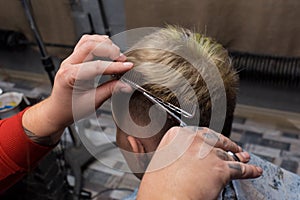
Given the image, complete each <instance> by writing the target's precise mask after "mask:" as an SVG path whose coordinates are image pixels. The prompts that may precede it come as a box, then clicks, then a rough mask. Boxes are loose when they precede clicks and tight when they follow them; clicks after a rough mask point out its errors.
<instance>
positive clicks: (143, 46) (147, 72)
mask: <svg viewBox="0 0 300 200" xmlns="http://www.w3.org/2000/svg"><path fill="white" fill-rule="evenodd" d="M125 54H126V56H127V60H128V61H131V62H133V63H134V65H135V67H134V70H135V71H137V72H139V73H141V74H142V75H143V80H144V85H143V87H144V88H145V89H146V90H147V91H149V92H150V93H151V94H152V95H154V96H156V97H159V98H161V99H162V100H164V101H165V102H172V103H174V102H176V100H178V99H179V98H180V99H184V101H185V102H189V101H192V99H193V98H195V95H196V99H197V103H198V104H199V109H200V121H199V123H198V124H197V125H199V126H209V121H210V116H211V104H212V103H211V99H210V95H211V94H212V93H217V92H218V89H219V88H220V87H224V88H225V92H226V100H227V109H226V119H225V126H224V128H223V131H222V133H223V134H224V135H226V136H229V134H230V129H231V123H232V119H233V112H234V108H235V104H236V93H237V85H238V77H237V74H236V71H235V70H234V68H233V67H232V66H231V60H230V58H229V56H228V52H227V51H226V49H225V48H223V47H222V45H220V44H218V43H217V42H216V41H214V40H213V39H211V38H209V37H206V36H204V35H202V34H199V33H193V32H192V31H190V30H187V29H184V28H180V27H174V26H168V27H167V28H164V29H161V30H159V31H157V32H154V33H152V34H150V35H148V36H145V37H144V38H143V39H142V40H141V41H139V42H138V43H137V44H136V45H135V46H134V47H133V48H132V49H131V50H129V51H128V52H127V53H125ZM187 58H188V59H187ZM145 63H146V64H145ZM204 65H205V66H206V67H204ZM214 66H216V67H217V70H218V71H219V74H220V76H221V78H222V80H223V83H222V85H220V84H219V83H217V81H216V80H215V77H214V76H213V75H212V74H209V73H207V67H214ZM183 79H184V81H181V80H183ZM204 80H205V81H204ZM207 81H209V82H210V84H211V85H213V86H214V87H213V90H214V91H211V90H210V91H208V88H207ZM223 85H224V86H223ZM190 88H192V90H191V89H190ZM132 98H135V100H133V102H134V104H139V105H141V104H145V99H144V98H143V97H142V95H135V96H133V97H132ZM177 102H178V101H177ZM143 107H144V106H143ZM138 108H139V106H134V108H133V109H134V110H132V111H131V112H130V113H132V114H133V115H137V116H136V118H139V120H141V116H145V115H141V114H142V112H145V108H143V109H141V110H140V111H139V110H138ZM174 125H175V124H174V122H169V123H168V125H167V126H166V129H167V128H170V127H169V126H174Z"/></svg>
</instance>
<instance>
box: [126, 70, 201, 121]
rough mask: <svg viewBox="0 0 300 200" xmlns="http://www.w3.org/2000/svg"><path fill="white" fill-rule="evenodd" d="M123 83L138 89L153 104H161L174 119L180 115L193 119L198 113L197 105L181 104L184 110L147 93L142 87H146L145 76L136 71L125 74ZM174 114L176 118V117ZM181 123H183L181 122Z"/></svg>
mask: <svg viewBox="0 0 300 200" xmlns="http://www.w3.org/2000/svg"><path fill="white" fill-rule="evenodd" d="M120 80H121V81H123V82H125V83H127V84H129V85H130V86H131V87H133V88H134V89H137V90H138V91H140V92H142V93H143V95H144V96H146V97H147V98H148V99H149V100H151V101H152V102H153V103H156V104H159V105H160V106H161V107H163V109H164V110H166V111H167V112H168V113H169V114H171V115H172V116H173V117H175V116H176V117H175V118H178V115H176V114H179V115H181V116H183V117H185V118H189V119H191V118H193V117H194V116H195V113H196V105H195V104H192V103H190V102H189V103H186V102H183V103H182V104H180V106H181V107H182V108H179V107H177V106H175V105H174V104H173V103H172V102H165V101H164V100H162V99H161V98H159V97H156V96H155V95H153V94H151V93H150V92H149V91H147V90H146V89H145V88H143V87H142V85H144V83H145V80H144V79H143V75H142V74H141V73H139V72H136V71H134V70H130V71H129V72H127V73H126V74H124V75H123V76H122V77H121V79H120ZM174 113H176V114H175V116H174ZM180 122H182V121H181V120H180Z"/></svg>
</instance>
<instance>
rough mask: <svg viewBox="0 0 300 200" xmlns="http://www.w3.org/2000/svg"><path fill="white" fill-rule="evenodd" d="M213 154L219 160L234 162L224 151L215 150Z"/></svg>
mask: <svg viewBox="0 0 300 200" xmlns="http://www.w3.org/2000/svg"><path fill="white" fill-rule="evenodd" d="M215 154H216V155H217V157H218V158H220V159H221V160H224V161H235V160H234V158H233V157H232V156H231V155H230V154H228V153H227V152H225V151H224V150H222V149H219V148H218V149H216V150H215Z"/></svg>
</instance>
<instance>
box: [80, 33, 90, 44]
mask: <svg viewBox="0 0 300 200" xmlns="http://www.w3.org/2000/svg"><path fill="white" fill-rule="evenodd" d="M90 37H91V35H88V34H84V35H82V36H81V38H80V41H82V42H84V41H87V40H89V38H90Z"/></svg>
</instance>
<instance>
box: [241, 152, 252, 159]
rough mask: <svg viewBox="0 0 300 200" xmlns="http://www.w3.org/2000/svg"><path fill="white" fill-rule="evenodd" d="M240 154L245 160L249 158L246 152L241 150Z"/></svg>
mask: <svg viewBox="0 0 300 200" xmlns="http://www.w3.org/2000/svg"><path fill="white" fill-rule="evenodd" d="M240 155H241V156H243V158H245V159H246V160H249V159H250V155H249V153H247V152H241V153H240Z"/></svg>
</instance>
